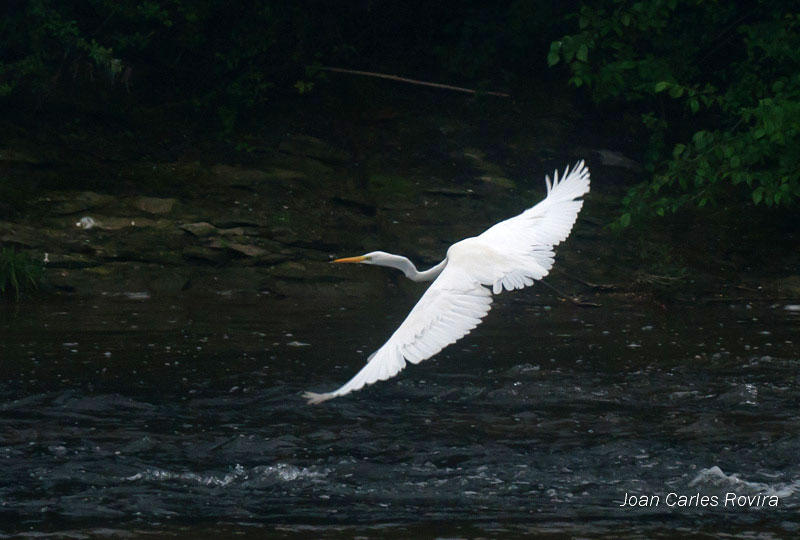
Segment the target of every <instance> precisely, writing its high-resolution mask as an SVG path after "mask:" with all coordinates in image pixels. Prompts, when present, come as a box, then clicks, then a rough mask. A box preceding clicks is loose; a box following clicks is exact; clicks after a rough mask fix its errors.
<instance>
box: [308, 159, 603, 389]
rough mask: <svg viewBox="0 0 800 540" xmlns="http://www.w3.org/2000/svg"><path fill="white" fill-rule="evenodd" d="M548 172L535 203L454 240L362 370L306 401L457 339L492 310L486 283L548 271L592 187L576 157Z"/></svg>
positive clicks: (379, 377) (500, 284)
mask: <svg viewBox="0 0 800 540" xmlns="http://www.w3.org/2000/svg"><path fill="white" fill-rule="evenodd" d="M546 180H547V197H546V198H545V199H544V200H542V201H541V202H540V203H539V204H537V205H536V206H534V207H532V208H529V209H528V210H526V211H524V212H523V213H521V214H520V215H518V216H516V217H513V218H511V219H507V220H505V221H501V222H500V223H498V224H496V225H494V226H493V227H491V228H489V229H487V230H486V231H485V232H484V233H483V234H481V235H480V236H477V237H475V238H468V239H466V240H462V241H461V242H458V243H456V244H453V246H451V247H450V249H449V250H448V252H447V265H446V266H445V268H444V270H442V273H441V274H439V277H437V278H436V280H435V281H434V282H433V283H432V284H431V286H430V287H428V290H427V291H425V294H423V295H422V298H420V300H419V302H417V305H416V306H414V308H413V309H412V310H411V312H410V313H409V314H408V316H407V317H406V319H405V320H404V321H403V323H402V324H401V325H400V327H399V328H398V329H397V330H396V331H395V333H394V334H392V337H390V338H389V340H388V341H387V342H386V343H384V345H383V346H382V347H381V348H380V349H378V350H377V351H376V352H375V353H373V354H372V356H370V357H369V359H368V361H367V364H366V365H365V366H364V367H363V368H361V371H359V372H358V373H356V375H355V377H353V378H352V379H350V380H349V381H348V382H347V383H346V384H345V385H344V386H342V387H341V388H339V389H338V390H335V391H333V392H328V393H325V394H315V393H313V392H306V393H305V394H303V395H304V397H305V398H306V399H308V402H309V403H311V404H316V403H321V402H323V401H326V400H328V399H332V398H335V397H337V396H343V395H345V394H348V393H350V392H352V391H354V390H359V389H360V388H362V387H363V386H364V385H367V384H372V383H374V382H376V381H383V380H386V379H388V378H390V377H393V376H394V375H397V373H399V372H400V370H402V369H403V368H404V367H405V366H406V362H411V363H413V364H417V363H419V362H421V361H422V360H425V359H426V358H430V357H431V356H433V355H435V354H436V353H438V352H439V351H441V350H442V349H443V348H444V347H446V346H447V345H449V344H451V343H455V342H456V341H458V340H459V339H461V338H462V337H464V336H465V335H467V334H468V333H469V332H470V331H471V330H472V329H473V328H475V327H476V326H477V325H478V324H479V323H480V322H481V319H482V318H483V317H484V316H485V315H486V314H487V313H488V312H489V309H490V306H491V303H492V296H491V292H490V291H489V289H488V288H487V287H485V286H484V285H486V286H490V287H492V290H493V291H494V293H495V294H496V293H499V292H500V291H502V289H503V288H504V287H505V288H506V289H508V290H511V289H520V288H522V287H524V286H526V285H532V284H533V281H534V280H536V279H541V278H542V277H544V276H546V275H547V273H548V272H549V271H550V268H551V267H552V266H553V255H554V254H553V246H555V245H556V244H558V243H559V242H561V241H562V240H564V239H565V238H566V237H567V236H568V235H569V233H570V230H572V226H573V225H574V223H575V220H576V219H577V216H578V212H579V211H580V209H581V206H582V205H583V201H582V200H575V199H577V198H578V197H580V196H582V195H584V194H585V193H587V192H588V191H589V170H588V169H586V167H585V166H584V164H583V161H581V162H579V163H578V164H577V165H576V166H575V168H574V169H573V170H572V172H569V169H567V171H566V172H565V173H564V176H563V178H562V180H561V181H560V182H559V179H558V172H556V175H555V179H554V181H553V182H552V184H551V183H550V178H549V177H547V179H546Z"/></svg>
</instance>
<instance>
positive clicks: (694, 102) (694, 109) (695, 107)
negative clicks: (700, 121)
mask: <svg viewBox="0 0 800 540" xmlns="http://www.w3.org/2000/svg"><path fill="white" fill-rule="evenodd" d="M689 108H690V109H692V112H693V113H697V111H699V110H700V102H699V101H697V100H696V99H692V100H691V101H689Z"/></svg>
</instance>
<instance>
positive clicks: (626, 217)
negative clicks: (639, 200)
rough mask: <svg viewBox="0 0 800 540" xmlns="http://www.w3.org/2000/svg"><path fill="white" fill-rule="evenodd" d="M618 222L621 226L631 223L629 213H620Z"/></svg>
mask: <svg viewBox="0 0 800 540" xmlns="http://www.w3.org/2000/svg"><path fill="white" fill-rule="evenodd" d="M619 224H620V225H622V226H623V227H627V226H628V225H630V224H631V215H630V214H629V213H625V214H622V216H621V217H620V218H619Z"/></svg>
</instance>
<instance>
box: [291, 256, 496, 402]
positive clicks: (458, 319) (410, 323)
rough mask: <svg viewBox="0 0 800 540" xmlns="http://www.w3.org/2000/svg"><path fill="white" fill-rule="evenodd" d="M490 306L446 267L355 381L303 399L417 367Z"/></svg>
mask: <svg viewBox="0 0 800 540" xmlns="http://www.w3.org/2000/svg"><path fill="white" fill-rule="evenodd" d="M491 303H492V296H491V293H490V292H489V289H487V288H486V287H483V286H482V285H481V284H480V283H478V282H477V281H476V280H474V279H472V278H471V277H470V276H469V275H468V274H466V273H465V272H463V271H462V270H461V269H459V268H458V267H456V266H451V265H450V264H448V265H447V266H445V268H444V270H442V273H441V274H439V277H437V278H436V280H435V281H434V282H433V283H432V284H431V286H430V287H428V290H427V291H425V294H423V295H422V298H420V299H419V302H417V305H416V306H414V308H413V309H412V310H411V312H410V313H409V314H408V316H407V317H406V319H405V320H404V321H403V323H402V324H401V325H400V327H399V328H398V329H397V330H396V331H395V332H394V334H392V337H390V338H389V340H388V341H387V342H386V343H384V344H383V346H382V347H381V348H380V349H378V350H377V351H375V353H373V354H372V356H370V358H369V360H368V361H367V364H366V365H365V366H364V367H363V368H361V371H359V372H358V373H357V374H356V375H355V377H353V378H352V379H350V380H349V381H348V382H347V383H346V384H345V385H344V386H342V387H341V388H339V389H338V390H335V391H333V392H328V393H325V394H315V393H313V392H306V393H305V394H303V397H305V398H306V399H308V402H309V403H311V404H317V403H321V402H323V401H326V400H328V399H332V398H335V397H337V396H343V395H344V394H348V393H350V392H352V391H354V390H359V389H360V388H362V387H363V386H364V385H366V384H372V383H374V382H375V381H384V380H386V379H388V378H390V377H393V376H395V375H397V373H399V372H400V370H402V369H403V368H404V367H405V366H406V361H408V362H411V363H413V364H417V363H419V362H421V361H422V360H425V359H427V358H430V357H431V356H433V355H435V354H436V353H438V352H439V351H441V350H442V349H443V348H444V347H446V346H447V345H449V344H451V343H455V342H456V341H458V340H459V339H461V338H462V337H463V336H465V335H467V334H469V332H470V330H472V329H473V328H475V327H476V326H477V325H478V324H479V323H480V322H481V318H483V317H484V316H485V315H486V314H487V313H489V309H490V306H491Z"/></svg>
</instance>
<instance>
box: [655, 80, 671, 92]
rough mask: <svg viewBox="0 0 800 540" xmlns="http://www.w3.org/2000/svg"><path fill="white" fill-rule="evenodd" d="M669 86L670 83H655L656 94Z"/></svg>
mask: <svg viewBox="0 0 800 540" xmlns="http://www.w3.org/2000/svg"><path fill="white" fill-rule="evenodd" d="M669 84H670V83H668V82H667V81H660V82H657V83H656V93H658V92H663V91H664V90H666V89H667V87H668V86H669Z"/></svg>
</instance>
